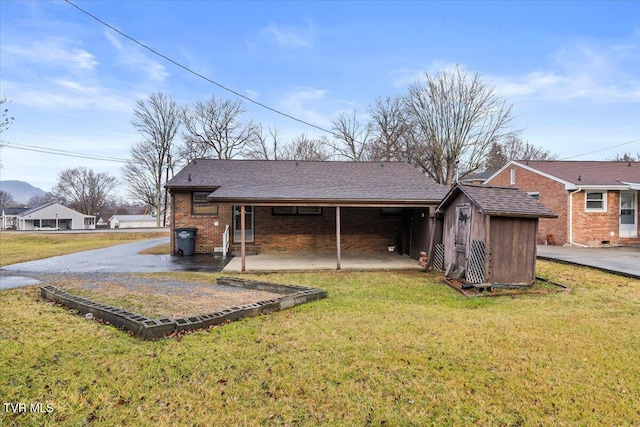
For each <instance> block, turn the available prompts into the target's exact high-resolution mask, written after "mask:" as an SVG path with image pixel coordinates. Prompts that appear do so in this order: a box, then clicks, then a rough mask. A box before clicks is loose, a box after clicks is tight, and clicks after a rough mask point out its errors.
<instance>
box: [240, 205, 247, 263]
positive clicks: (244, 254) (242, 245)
mask: <svg viewBox="0 0 640 427" xmlns="http://www.w3.org/2000/svg"><path fill="white" fill-rule="evenodd" d="M244 213H245V209H244V205H242V206H240V256H241V258H242V269H241V271H245V270H246V257H247V247H246V244H245V230H244V227H245V222H244V221H245V220H244Z"/></svg>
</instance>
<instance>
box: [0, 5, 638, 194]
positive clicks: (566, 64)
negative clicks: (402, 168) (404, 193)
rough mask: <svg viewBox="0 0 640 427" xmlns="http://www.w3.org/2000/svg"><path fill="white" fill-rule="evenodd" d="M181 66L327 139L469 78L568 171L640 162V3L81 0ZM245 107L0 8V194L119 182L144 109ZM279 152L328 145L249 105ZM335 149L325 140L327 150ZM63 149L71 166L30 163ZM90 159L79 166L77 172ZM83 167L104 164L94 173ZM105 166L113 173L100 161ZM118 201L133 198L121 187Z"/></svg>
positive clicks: (42, 17) (120, 51)
mask: <svg viewBox="0 0 640 427" xmlns="http://www.w3.org/2000/svg"><path fill="white" fill-rule="evenodd" d="M74 4H76V5H77V6H79V7H81V8H82V9H84V10H86V11H87V12H89V13H91V14H93V15H95V16H96V17H98V18H100V19H101V20H103V21H105V22H107V23H108V24H110V25H111V26H113V27H115V28H117V29H118V30H120V31H121V32H123V33H125V34H127V35H128V36H130V37H132V38H134V39H136V40H138V41H140V42H141V43H144V44H146V45H148V46H149V47H151V48H153V49H154V50H156V51H157V52H159V53H161V54H162V55H164V56H166V57H168V58H170V59H171V60H173V61H175V62H177V63H180V64H182V65H184V66H185V67H187V68H189V69H192V70H194V71H196V72H197V73H199V74H201V75H203V76H205V77H207V78H208V79H210V80H213V81H215V82H217V83H219V84H221V85H223V86H226V87H228V88H231V89H233V90H234V91H236V92H238V93H241V94H243V95H244V96H247V97H249V98H251V99H254V100H256V101H258V102H260V103H262V104H265V105H268V106H269V107H271V108H274V109H276V110H279V111H282V112H284V113H286V114H289V115H291V116H294V117H296V118H299V119H301V120H304V121H307V122H310V123H313V124H316V125H318V126H320V127H330V126H331V120H332V119H334V118H335V117H336V116H337V114H339V113H340V112H349V113H350V112H351V111H353V110H355V111H356V112H357V114H358V117H359V119H361V120H364V121H366V119H367V109H368V108H369V106H371V105H372V104H373V102H374V101H375V99H376V98H377V97H386V96H395V95H402V94H404V93H405V92H406V90H407V88H408V86H409V85H410V84H412V83H414V82H417V81H420V80H421V79H423V78H424V75H425V73H429V74H434V73H438V72H440V71H443V70H449V69H451V68H452V67H454V66H456V65H460V66H462V67H465V68H467V69H468V70H469V72H470V73H478V74H479V75H480V77H481V78H482V80H483V81H484V82H486V83H487V84H489V85H490V86H492V87H493V88H494V89H495V90H496V92H497V93H498V94H499V95H500V96H501V97H503V98H504V99H505V100H506V102H507V104H509V105H512V115H513V117H514V120H513V122H512V130H522V138H523V139H524V140H526V141H528V142H530V143H532V144H535V145H539V146H542V147H544V148H545V149H547V150H549V151H551V152H552V153H555V154H557V155H558V156H559V158H561V159H565V158H573V159H575V160H607V159H611V158H612V157H613V156H615V155H616V154H618V153H624V152H631V153H634V154H635V153H640V2H637V1H620V2H616V1H606V2H595V1H585V2H571V1H559V2H550V1H549V2H535V1H528V2H512V1H509V2H483V1H473V2H464V1H446V2H436V1H396V2H386V1H375V2H369V1H354V2H338V1H324V2H307V1H305V2H302V1H297V2H294V1H283V2H269V1H252V2H240V1H238V2H236V1H233V2H232V1H228V2H226V1H168V0H167V1H84V0H83V1H80V0H74ZM158 92H163V93H166V94H168V95H170V96H171V97H172V98H173V99H174V100H175V101H177V102H178V103H180V104H181V105H190V104H193V103H194V102H197V101H206V100H207V99H209V98H210V97H211V96H212V95H215V96H216V97H221V98H225V99H232V100H236V99H239V98H237V96H236V95H234V94H232V93H230V92H227V91H225V90H223V89H222V88H220V87H219V86H216V85H214V84H212V83H211V82H208V81H206V80H205V79H202V78H201V77H198V76H195V75H194V74H191V73H189V72H188V71H186V70H184V69H183V68H180V67H178V66H176V65H174V64H173V63H172V62H170V61H168V60H166V59H164V58H162V57H160V56H157V55H155V54H153V53H152V52H150V51H148V50H146V49H144V48H143V47H141V46H139V45H137V44H135V43H134V42H132V41H131V40H129V39H127V38H125V37H123V36H122V35H120V34H118V33H117V32H115V31H114V30H112V29H110V28H108V27H107V26H105V25H103V24H101V23H99V22H98V21H96V20H95V19H93V18H91V17H89V16H87V15H86V14H84V13H82V12H81V11H79V10H78V9H76V8H75V7H73V6H72V5H70V4H68V3H66V2H64V1H11V0H2V1H0V98H4V97H6V99H7V101H8V102H7V103H6V104H3V106H4V107H7V108H8V109H9V114H10V115H11V116H12V117H14V121H13V123H12V125H11V126H10V128H9V129H7V130H5V131H4V132H3V133H2V135H1V139H2V144H3V145H4V147H2V148H0V156H1V160H2V168H1V169H0V180H21V181H27V182H29V183H30V184H32V185H35V186H37V187H39V188H41V189H43V190H45V191H50V190H51V189H52V187H53V186H55V184H56V182H57V177H58V174H59V173H60V172H61V171H62V170H64V169H67V168H75V167H80V166H85V167H88V168H91V169H93V170H94V171H96V172H107V173H109V174H111V175H113V176H116V177H118V178H120V176H121V173H120V169H121V167H122V165H123V163H122V161H123V160H125V159H127V158H128V157H129V154H130V148H131V146H132V145H133V144H134V143H136V142H137V141H139V140H140V136H139V135H138V134H137V133H136V131H135V129H134V128H133V126H132V125H131V120H132V118H133V109H134V107H135V103H136V101H137V100H140V99H146V98H148V97H149V95H151V94H153V93H158ZM243 103H244V107H245V109H246V111H247V112H246V114H245V118H246V119H249V118H251V119H254V120H256V121H257V122H259V123H261V124H262V125H263V127H264V128H265V129H267V128H269V127H271V128H273V127H277V129H278V130H279V131H280V136H281V137H282V138H283V139H290V138H293V137H294V136H296V135H299V134H300V133H302V132H306V133H307V134H308V135H309V136H320V135H323V133H322V132H321V131H318V130H317V129H315V128H311V127H307V126H305V125H303V124H301V123H299V122H296V121H294V120H291V119H288V118H286V117H283V116H281V115H278V114H277V113H274V112H272V111H269V110H266V109H264V108H261V107H259V106H258V105H255V104H252V103H250V102H247V101H244V102H243ZM327 136H328V135H327ZM43 148H44V149H49V150H51V149H53V150H57V151H63V152H65V153H64V154H67V155H66V156H62V155H54V154H51V153H41V152H37V151H33V150H42V149H43ZM76 155H81V156H85V157H82V158H81V157H73V156H76ZM87 157H98V158H100V159H95V158H94V159H91V158H87ZM105 157H106V158H109V159H111V160H116V161H107V160H101V159H102V158H105ZM122 191H123V193H124V187H122Z"/></svg>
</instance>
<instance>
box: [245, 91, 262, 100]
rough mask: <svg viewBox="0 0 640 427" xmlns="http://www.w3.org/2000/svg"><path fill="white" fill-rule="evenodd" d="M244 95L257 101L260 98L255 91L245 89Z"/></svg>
mask: <svg viewBox="0 0 640 427" xmlns="http://www.w3.org/2000/svg"><path fill="white" fill-rule="evenodd" d="M244 93H246V94H247V96H248V97H249V98H251V99H257V98H258V97H259V96H260V92H256V91H255V90H251V89H245V90H244Z"/></svg>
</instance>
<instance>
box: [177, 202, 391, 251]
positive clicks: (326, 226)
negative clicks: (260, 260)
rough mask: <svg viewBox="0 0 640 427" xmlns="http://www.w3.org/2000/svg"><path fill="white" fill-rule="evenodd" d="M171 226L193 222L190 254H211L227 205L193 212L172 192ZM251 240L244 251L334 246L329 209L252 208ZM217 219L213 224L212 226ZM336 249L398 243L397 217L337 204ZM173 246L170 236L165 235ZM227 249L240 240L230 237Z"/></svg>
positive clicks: (366, 248) (383, 248) (237, 246)
mask: <svg viewBox="0 0 640 427" xmlns="http://www.w3.org/2000/svg"><path fill="white" fill-rule="evenodd" d="M173 203H174V210H173V212H174V218H173V224H174V227H175V228H182V227H195V228H197V229H198V232H197V234H196V241H195V246H196V253H212V252H213V250H214V248H215V247H221V246H222V234H223V232H224V228H225V225H226V224H229V225H230V226H231V225H232V224H233V223H232V205H229V204H221V205H219V206H218V215H193V214H192V213H191V195H190V193H179V192H176V193H174V197H173ZM254 210H255V213H254V215H255V218H254V236H255V238H254V242H253V243H247V250H248V251H250V252H254V253H261V252H278V251H318V252H321V251H335V250H336V228H335V218H336V213H335V208H322V215H273V214H272V209H271V207H255V208H254ZM216 222H217V224H218V225H215V224H216ZM340 228H341V248H342V250H343V251H354V252H355V251H357V252H368V251H372V252H379V251H387V247H388V246H389V245H391V244H395V245H396V247H397V248H399V247H400V242H401V236H402V219H401V217H400V216H381V215H380V209H378V208H342V209H341V227H340ZM171 239H172V240H171V243H172V247H174V246H173V245H174V236H173V233H172V236H171ZM231 239H232V241H231V244H232V248H231V249H232V250H234V251H239V249H240V244H239V242H238V243H235V242H233V231H231Z"/></svg>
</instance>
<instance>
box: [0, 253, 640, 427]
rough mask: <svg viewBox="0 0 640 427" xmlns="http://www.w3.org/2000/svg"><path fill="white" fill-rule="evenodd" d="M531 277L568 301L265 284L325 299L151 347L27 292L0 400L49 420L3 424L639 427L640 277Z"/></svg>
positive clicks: (395, 275)
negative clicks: (559, 286)
mask: <svg viewBox="0 0 640 427" xmlns="http://www.w3.org/2000/svg"><path fill="white" fill-rule="evenodd" d="M539 272H540V274H541V275H543V276H545V277H548V278H550V279H552V280H555V281H558V282H561V283H565V284H568V285H570V286H571V287H572V288H573V289H572V291H571V292H563V293H558V294H549V295H536V296H520V297H500V298H476V299H467V298H465V297H463V296H462V295H460V294H458V293H457V292H455V291H454V290H452V289H450V288H449V287H447V286H446V285H444V284H442V282H441V281H440V280H439V278H438V277H437V276H435V275H433V274H424V273H420V272H376V273H367V272H326V273H300V274H269V275H264V276H260V277H261V278H263V279H265V280H270V281H274V282H282V283H298V284H301V285H307V286H313V287H320V288H323V289H325V290H327V291H328V292H329V298H328V299H325V300H321V301H318V302H314V303H311V304H306V305H303V306H299V307H296V308H294V309H290V310H285V311H281V312H278V313H274V314H270V315H267V316H261V317H256V318H249V319H244V320H242V321H239V322H234V323H231V324H228V325H225V326H223V327H217V328H214V329H212V330H209V331H200V332H196V333H193V334H189V335H186V336H184V337H182V338H181V339H175V338H171V339H165V340H161V341H155V342H147V341H140V340H138V339H136V338H132V337H130V336H128V335H127V334H126V333H124V332H121V331H119V330H116V329H115V328H113V327H110V326H106V325H102V324H100V323H98V322H95V321H87V320H85V319H84V318H82V317H80V316H75V315H72V314H70V312H69V311H67V310H65V309H63V308H61V307H57V306H54V305H51V304H49V303H45V302H43V301H41V300H40V299H39V298H38V296H37V289H36V288H34V287H31V288H26V289H15V290H8V291H2V292H0V297H1V299H0V378H1V380H0V396H2V400H3V402H9V403H18V402H24V403H26V404H27V406H28V404H29V403H39V402H42V403H43V404H44V405H46V404H50V405H51V406H52V408H53V412H51V413H49V414H37V413H26V414H12V413H10V412H6V411H5V410H4V409H5V408H4V407H0V425H2V426H10V425H19V426H40V425H51V426H60V425H62V426H67V425H68V426H81V425H91V426H112V425H130V426H165V425H170V426H183V425H188V426H213V425H226V426H232V425H249V426H253V425H255V426H260V425H267V426H271V425H273V426H283V425H289V426H295V425H305V426H307V425H308V426H315V425H340V426H342V425H345V426H363V425H376V426H378V425H388V426H399V425H400V426H405V425H415V426H424V425H437V426H441V425H444V426H447V425H450V426H458V425H491V426H494V425H498V426H499V425H505V426H521V425H535V426H539V425H540V426H542V425H544V426H546V425H566V426H575V425H580V426H582V425H606V426H611V425H638V423H640V316H639V315H638V310H639V308H640V281H638V280H633V279H627V278H622V277H617V276H612V275H609V274H604V273H599V272H595V271H593V270H590V269H586V268H575V267H569V266H564V265H559V264H553V263H547V262H540V263H539ZM198 277H199V278H202V275H200V276H198ZM210 277H211V280H212V281H213V280H214V278H215V277H216V275H213V274H212V275H210ZM244 277H248V278H254V277H256V276H254V275H246V276H244Z"/></svg>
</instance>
